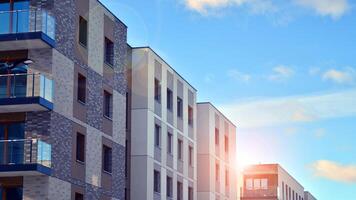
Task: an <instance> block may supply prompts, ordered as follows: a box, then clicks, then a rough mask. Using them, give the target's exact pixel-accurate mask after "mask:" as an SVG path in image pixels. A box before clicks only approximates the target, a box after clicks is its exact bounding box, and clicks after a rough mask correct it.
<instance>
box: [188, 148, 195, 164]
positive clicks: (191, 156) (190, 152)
mask: <svg viewBox="0 0 356 200" xmlns="http://www.w3.org/2000/svg"><path fill="white" fill-rule="evenodd" d="M193 159H194V158H193V147H191V146H189V165H190V166H193Z"/></svg>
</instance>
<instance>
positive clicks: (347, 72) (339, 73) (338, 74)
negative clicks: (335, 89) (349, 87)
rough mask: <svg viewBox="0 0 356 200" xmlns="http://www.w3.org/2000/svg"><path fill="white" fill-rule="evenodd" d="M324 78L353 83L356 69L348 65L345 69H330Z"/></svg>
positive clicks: (355, 77)
mask: <svg viewBox="0 0 356 200" xmlns="http://www.w3.org/2000/svg"><path fill="white" fill-rule="evenodd" d="M323 79H324V80H330V81H333V82H336V83H349V84H350V83H353V82H354V81H355V79H356V70H355V69H353V68H351V67H348V68H345V69H344V70H337V69H330V70H328V71H326V72H325V73H324V74H323Z"/></svg>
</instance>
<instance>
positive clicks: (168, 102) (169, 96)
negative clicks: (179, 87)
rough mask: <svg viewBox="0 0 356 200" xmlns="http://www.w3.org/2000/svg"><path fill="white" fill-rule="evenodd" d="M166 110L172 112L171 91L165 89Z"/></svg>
mask: <svg viewBox="0 0 356 200" xmlns="http://www.w3.org/2000/svg"><path fill="white" fill-rule="evenodd" d="M167 110H169V111H173V91H172V90H171V89H169V88H167Z"/></svg>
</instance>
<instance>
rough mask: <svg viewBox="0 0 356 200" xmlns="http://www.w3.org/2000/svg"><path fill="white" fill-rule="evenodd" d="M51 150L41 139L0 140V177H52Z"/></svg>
mask: <svg viewBox="0 0 356 200" xmlns="http://www.w3.org/2000/svg"><path fill="white" fill-rule="evenodd" d="M51 150H52V147H51V145H50V144H48V143H46V142H43V141H41V140H39V139H30V140H0V177H10V176H31V175H43V174H44V175H50V174H51V155H52V154H51Z"/></svg>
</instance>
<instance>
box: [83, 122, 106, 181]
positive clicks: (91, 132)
mask: <svg viewBox="0 0 356 200" xmlns="http://www.w3.org/2000/svg"><path fill="white" fill-rule="evenodd" d="M86 137H87V138H86V140H87V145H86V150H85V151H86V165H85V166H86V182H87V183H89V184H92V185H94V186H97V187H99V186H101V172H102V170H101V162H102V136H101V134H100V131H98V130H97V129H95V128H91V127H88V129H87V134H86Z"/></svg>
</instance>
